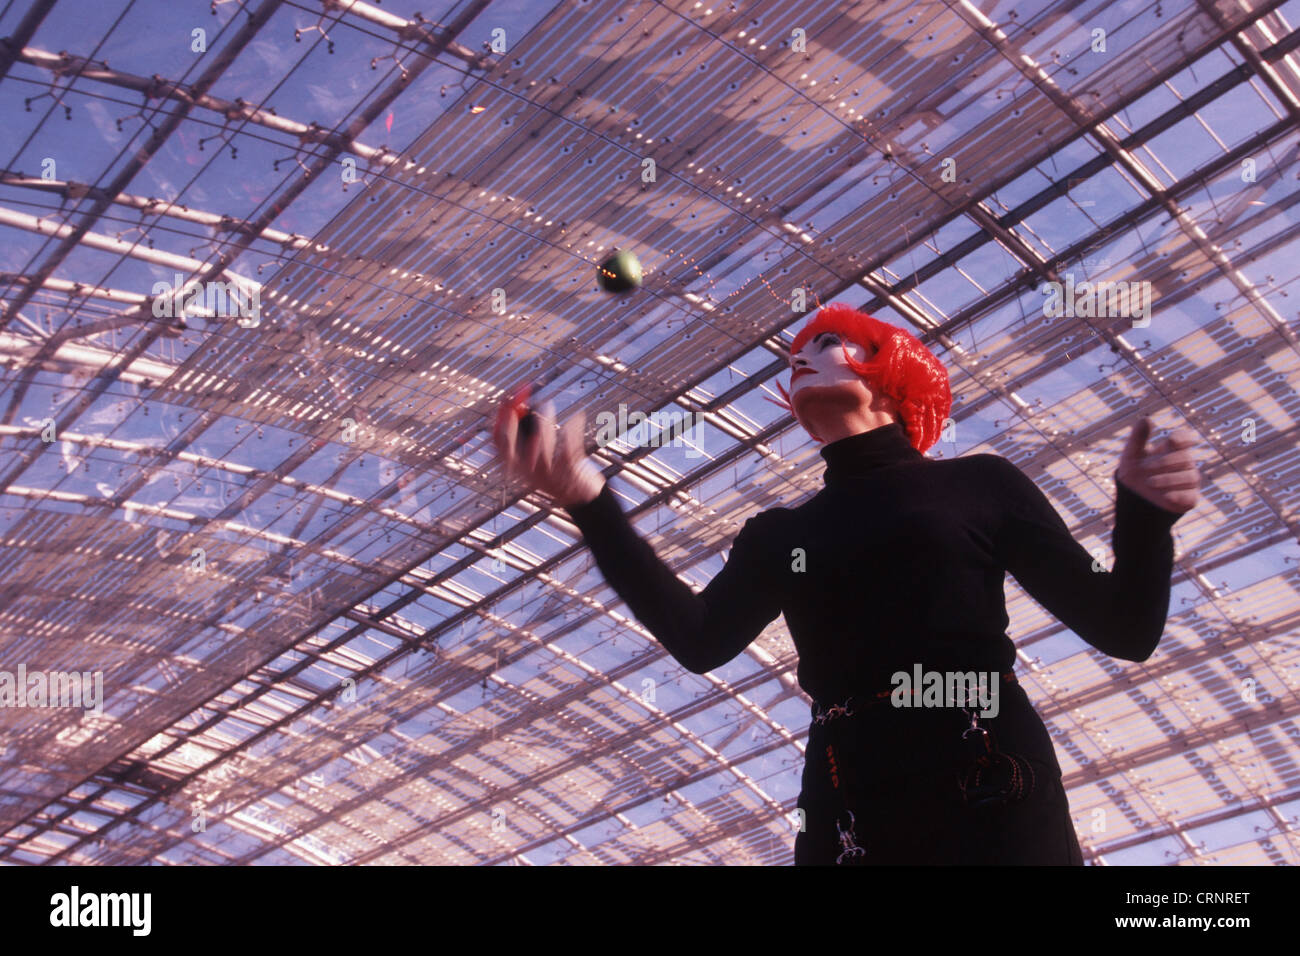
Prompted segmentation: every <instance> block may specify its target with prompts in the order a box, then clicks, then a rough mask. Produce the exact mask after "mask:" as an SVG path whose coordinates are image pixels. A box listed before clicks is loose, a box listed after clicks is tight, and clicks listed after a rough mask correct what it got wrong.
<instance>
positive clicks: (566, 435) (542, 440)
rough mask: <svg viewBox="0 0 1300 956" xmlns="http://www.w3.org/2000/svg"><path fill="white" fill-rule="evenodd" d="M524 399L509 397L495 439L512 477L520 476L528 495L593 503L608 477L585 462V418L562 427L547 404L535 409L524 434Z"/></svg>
mask: <svg viewBox="0 0 1300 956" xmlns="http://www.w3.org/2000/svg"><path fill="white" fill-rule="evenodd" d="M519 407H520V398H519V397H518V396H515V397H510V396H507V397H506V399H505V400H504V401H503V402H502V403H501V408H500V410H499V411H498V412H497V421H496V427H495V428H494V429H493V430H492V439H493V441H494V442H495V443H496V447H497V455H498V456H499V458H500V459H501V463H502V466H503V467H504V468H505V470H506V473H507V474H508V475H511V476H514V477H518V478H522V479H523V481H524V482H525V483H526V484H527V485H528V489H529V490H530V491H532V490H534V489H536V490H538V491H541V492H543V493H544V494H547V495H549V496H550V497H551V498H552V499H554V501H555V503H556V504H558V505H559V506H560V507H563V508H567V507H569V506H571V505H583V504H587V503H588V502H590V501H592V500H593V499H594V498H595V497H596V496H597V495H598V494H600V491H601V488H603V487H604V485H605V476H604V475H602V474H601V473H600V470H599V469H598V468H597V467H596V466H595V465H594V464H593V463H592V462H591V461H590V459H588V458H587V455H586V452H585V451H584V450H583V444H582V433H583V425H584V423H585V418H586V416H585V415H584V414H583V413H581V412H579V413H578V414H577V415H574V416H572V417H570V418H569V420H568V421H567V422H565V423H564V426H563V427H562V428H557V426H556V424H555V406H554V404H553V403H552V402H551V401H549V400H547V401H546V402H543V403H542V405H541V407H540V408H537V409H535V410H534V412H533V415H534V419H535V426H534V428H533V430H532V434H531V435H528V436H527V437H523V436H521V435H520V428H519V421H520V415H519Z"/></svg>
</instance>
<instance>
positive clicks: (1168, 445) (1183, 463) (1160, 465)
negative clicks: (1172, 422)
mask: <svg viewBox="0 0 1300 956" xmlns="http://www.w3.org/2000/svg"><path fill="white" fill-rule="evenodd" d="M1150 437H1151V419H1150V418H1143V419H1142V420H1141V421H1140V422H1138V423H1137V424H1136V425H1134V426H1133V431H1132V433H1131V434H1130V435H1129V437H1128V443H1127V444H1126V445H1125V446H1124V451H1123V452H1122V453H1121V454H1120V456H1119V468H1118V469H1117V471H1116V473H1115V479H1116V480H1117V481H1119V482H1120V483H1122V484H1123V485H1124V487H1126V488H1128V489H1129V490H1130V491H1132V492H1134V493H1135V494H1138V495H1141V496H1142V497H1143V498H1145V499H1146V500H1147V501H1149V502H1151V503H1152V504H1153V505H1155V506H1156V507H1158V508H1164V509H1165V510H1166V511H1172V512H1175V513H1177V514H1182V513H1184V512H1187V511H1191V510H1192V509H1193V508H1194V507H1196V502H1197V500H1198V499H1199V498H1200V493H1199V491H1198V489H1199V488H1200V485H1201V473H1200V470H1199V469H1198V468H1197V467H1196V460H1195V459H1194V458H1193V457H1192V453H1191V451H1190V449H1191V448H1192V447H1194V446H1195V445H1197V444H1198V442H1197V440H1196V435H1195V433H1194V432H1192V431H1190V430H1189V429H1186V428H1175V429H1174V430H1173V431H1172V432H1170V433H1169V435H1168V437H1166V438H1165V440H1164V441H1162V442H1161V443H1160V445H1159V446H1158V447H1155V448H1147V439H1148V438H1150Z"/></svg>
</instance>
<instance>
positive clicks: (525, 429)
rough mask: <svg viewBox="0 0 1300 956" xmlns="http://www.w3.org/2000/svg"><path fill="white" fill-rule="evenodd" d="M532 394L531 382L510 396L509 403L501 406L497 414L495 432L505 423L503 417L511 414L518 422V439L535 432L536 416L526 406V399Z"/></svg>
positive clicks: (527, 405)
mask: <svg viewBox="0 0 1300 956" xmlns="http://www.w3.org/2000/svg"><path fill="white" fill-rule="evenodd" d="M532 393H533V385H532V383H531V382H525V383H524V384H523V385H521V386H520V387H519V388H518V389H517V390H516V391H515V394H514V395H512V396H511V398H510V402H509V403H508V404H506V405H503V406H502V408H501V411H500V412H498V413H497V430H498V431H500V429H501V426H502V425H503V423H504V422H505V416H506V415H508V414H513V415H514V416H515V418H516V419H518V421H519V437H520V438H528V437H530V436H531V435H532V434H533V433H534V432H536V431H537V415H536V413H535V412H534V411H533V410H532V408H531V407H530V406H529V404H528V398H529V396H530V395H532Z"/></svg>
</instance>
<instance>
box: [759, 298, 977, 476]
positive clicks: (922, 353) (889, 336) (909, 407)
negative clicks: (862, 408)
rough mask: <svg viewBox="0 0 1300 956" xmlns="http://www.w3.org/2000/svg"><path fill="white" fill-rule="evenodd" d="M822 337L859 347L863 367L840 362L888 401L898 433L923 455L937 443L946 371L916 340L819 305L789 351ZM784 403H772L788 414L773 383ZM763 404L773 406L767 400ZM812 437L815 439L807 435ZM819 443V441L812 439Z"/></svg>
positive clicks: (849, 311)
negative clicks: (900, 421) (865, 358)
mask: <svg viewBox="0 0 1300 956" xmlns="http://www.w3.org/2000/svg"><path fill="white" fill-rule="evenodd" d="M822 332H832V333H835V334H837V335H840V336H842V337H843V338H844V339H845V341H848V342H853V343H856V344H857V345H861V346H862V347H863V348H864V349H866V350H867V354H868V355H870V354H871V352H872V351H873V350H876V354H875V355H874V356H873V357H872V358H871V359H870V360H868V361H866V362H858V361H855V360H854V359H853V357H852V356H850V355H849V354H848V348H847V347H846V348H845V350H844V360H845V362H846V363H847V364H848V366H849V368H851V369H852V370H853V371H854V372H856V373H857V374H858V375H860V376H861V377H862V378H863V379H865V380H866V382H867V384H868V385H869V386H870V387H871V390H872V391H873V392H876V393H878V394H882V395H887V396H889V397H890V398H892V399H893V400H894V404H895V405H896V406H897V407H898V412H899V415H900V416H901V417H902V419H903V429H904V430H905V431H906V432H907V437H908V440H909V441H911V443H912V447H913V448H915V449H916V450H917V451H921V452H923V451H925V450H926V449H927V448H929V447H930V446H931V445H933V444H934V443H935V442H937V441H938V440H939V433H940V432H941V431H942V430H943V423H944V421H946V420H947V418H948V413H949V412H950V411H952V391H951V389H950V388H949V385H948V370H947V369H946V368H944V367H943V363H942V362H940V361H939V360H938V359H937V358H935V356H934V353H932V352H931V351H930V350H929V349H928V348H926V347H925V346H924V345H922V344H921V340H920V339H918V338H917V337H916V336H914V335H912V333H910V332H908V331H907V330H906V329H902V328H899V327H898V326H896V325H890V324H889V323H887V322H882V321H880V320H879V319H877V318H873V317H872V316H869V315H867V314H865V313H863V312H859V311H857V310H856V309H854V308H852V307H851V306H847V305H843V304H840V303H835V304H833V305H827V306H823V307H822V308H821V309H820V310H818V312H817V315H816V316H815V317H814V318H813V320H812V321H811V322H809V323H808V324H807V325H805V326H804V327H803V328H802V329H800V330H799V334H798V335H796V336H795V337H794V343H793V344H792V345H791V346H790V354H791V355H795V354H797V353H798V351H799V350H800V349H801V348H803V346H804V343H805V342H807V341H808V340H810V339H811V338H812V337H813V336H815V335H820V334H821V333H822ZM776 387H777V388H779V389H780V390H781V395H782V396H783V397H784V398H785V403H784V404H782V403H781V402H776V404H777V405H781V406H782V407H783V408H785V409H786V411H788V412H790V413H791V414H794V408H793V407H792V406H791V404H790V394H789V393H788V392H787V391H786V390H785V387H784V386H783V385H782V384H781V383H780V382H779V381H778V382H777V383H776ZM768 401H773V400H772V399H768ZM813 437H814V438H817V436H816V435H813ZM817 440H818V441H821V439H820V438H818V439H817Z"/></svg>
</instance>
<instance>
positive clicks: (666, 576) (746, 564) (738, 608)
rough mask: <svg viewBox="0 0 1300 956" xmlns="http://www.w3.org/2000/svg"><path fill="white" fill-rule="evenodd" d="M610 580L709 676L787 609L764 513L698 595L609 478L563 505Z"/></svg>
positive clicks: (649, 624)
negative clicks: (778, 589) (771, 560)
mask: <svg viewBox="0 0 1300 956" xmlns="http://www.w3.org/2000/svg"><path fill="white" fill-rule="evenodd" d="M565 510H566V511H567V512H568V513H569V515H570V517H571V518H572V519H573V523H574V524H576V525H577V526H578V528H579V529H581V531H582V534H583V537H584V539H585V541H586V544H587V547H589V548H590V549H591V553H592V556H593V557H594V558H595V559H596V565H597V567H599V568H600V570H601V573H602V574H603V575H604V576H605V580H606V582H607V583H608V584H609V586H610V587H612V588H613V589H614V590H615V591H616V592H617V593H618V595H619V597H621V598H622V599H623V600H624V601H625V602H626V603H627V606H628V608H629V609H630V610H631V611H632V613H633V614H634V615H636V618H637V620H638V621H640V622H641V623H642V624H644V625H645V627H646V628H647V629H648V630H649V631H650V633H652V634H653V635H654V636H655V637H656V638H658V639H659V642H660V643H661V644H663V646H664V647H665V648H666V649H667V651H668V653H670V654H671V655H672V656H673V657H674V658H676V660H677V661H678V663H680V664H681V665H682V666H683V667H685V668H686V669H687V670H689V671H691V672H693V673H696V674H703V673H705V672H706V671H710V670H712V669H713V668H715V667H721V666H722V665H723V664H725V663H727V661H729V660H731V659H732V658H733V657H735V656H736V655H737V654H739V653H740V652H741V651H742V650H744V649H745V648H746V647H747V646H748V645H749V643H750V642H751V641H753V640H754V638H756V637H757V636H758V635H759V634H761V633H762V632H763V628H765V627H767V625H768V624H770V623H771V622H772V620H773V619H775V618H776V616H777V615H778V614H779V613H781V609H780V606H779V603H778V601H777V598H776V593H775V590H774V589H773V588H772V587H771V585H770V582H768V581H767V580H766V577H767V576H768V575H769V574H770V572H769V571H768V570H767V568H768V564H767V561H765V560H764V558H763V554H764V551H765V550H766V549H765V548H764V547H763V545H764V541H765V537H766V536H765V534H764V522H765V520H766V517H765V515H764V514H757V515H754V516H753V517H752V518H750V519H749V520H748V521H746V522H745V524H744V525H743V526H742V527H741V529H740V532H739V533H738V534H737V535H736V538H735V541H734V542H733V543H732V546H731V556H730V557H729V558H728V559H727V562H726V564H725V565H724V566H723V568H722V570H721V571H719V572H718V573H717V574H716V575H715V576H714V577H713V580H711V581H710V582H709V583H708V585H707V586H706V587H705V588H704V589H703V590H702V591H700V592H699V593H698V594H697V593H695V592H694V591H692V590H691V589H690V587H688V586H687V585H686V583H685V582H683V581H682V580H681V579H680V578H678V577H677V575H676V574H674V573H673V571H672V569H671V568H669V567H668V566H667V565H666V564H664V563H663V561H662V560H661V559H660V558H659V556H658V555H657V554H655V551H654V549H653V548H652V547H651V546H650V545H649V543H647V542H646V541H645V540H644V539H642V538H641V536H640V535H638V534H637V531H636V529H635V528H634V527H633V526H632V523H631V522H630V521H629V520H628V518H627V515H625V514H624V513H623V509H622V508H621V507H620V506H619V503H618V499H617V498H615V497H614V493H613V491H612V490H610V487H609V483H608V482H606V483H605V485H604V487H603V488H601V490H600V494H598V495H597V496H596V497H595V499H593V500H592V501H589V502H587V503H586V504H583V505H575V506H571V507H568V508H566V509H565Z"/></svg>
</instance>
